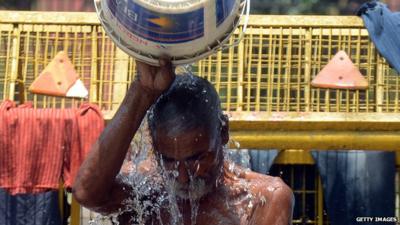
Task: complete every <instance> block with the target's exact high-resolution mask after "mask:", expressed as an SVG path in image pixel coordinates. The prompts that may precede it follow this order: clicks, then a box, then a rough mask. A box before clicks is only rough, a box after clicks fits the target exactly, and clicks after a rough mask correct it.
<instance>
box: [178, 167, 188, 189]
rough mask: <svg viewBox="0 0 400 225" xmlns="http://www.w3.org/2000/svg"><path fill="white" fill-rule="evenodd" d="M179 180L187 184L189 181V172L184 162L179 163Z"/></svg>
mask: <svg viewBox="0 0 400 225" xmlns="http://www.w3.org/2000/svg"><path fill="white" fill-rule="evenodd" d="M178 173H179V174H178V178H177V180H178V182H179V183H181V184H186V183H188V182H189V179H190V178H189V174H188V171H187V168H186V165H185V163H184V162H180V163H179V165H178Z"/></svg>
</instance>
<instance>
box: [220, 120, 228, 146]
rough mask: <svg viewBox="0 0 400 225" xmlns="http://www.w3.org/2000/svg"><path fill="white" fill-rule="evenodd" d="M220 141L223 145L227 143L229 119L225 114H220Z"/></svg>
mask: <svg viewBox="0 0 400 225" xmlns="http://www.w3.org/2000/svg"><path fill="white" fill-rule="evenodd" d="M221 140H222V144H223V145H226V144H227V143H228V141H229V118H228V116H227V115H225V114H221Z"/></svg>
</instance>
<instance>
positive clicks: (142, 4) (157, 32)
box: [95, 0, 250, 65]
mask: <svg viewBox="0 0 400 225" xmlns="http://www.w3.org/2000/svg"><path fill="white" fill-rule="evenodd" d="M249 4H250V0H95V5H96V11H97V15H98V17H99V19H100V21H101V23H102V25H103V28H104V29H105V31H106V33H107V34H108V36H110V38H111V39H112V40H113V41H114V42H115V44H116V45H117V46H118V47H119V48H121V49H122V50H123V51H125V52H126V53H127V54H129V55H131V56H133V57H135V58H136V59H138V60H140V61H144V62H146V63H148V64H152V65H158V58H159V57H160V56H162V55H167V56H169V57H171V60H172V63H173V64H174V65H182V64H189V63H193V62H195V61H198V60H200V59H202V58H204V57H206V56H208V55H210V54H213V53H215V52H217V51H218V50H220V49H222V48H226V47H229V46H228V45H227V44H226V43H227V41H228V39H229V37H230V36H231V35H232V33H233V32H234V30H235V29H236V28H237V27H238V25H239V21H240V18H241V17H242V15H245V22H244V26H243V28H242V30H241V34H240V37H241V36H243V33H244V31H245V29H246V24H247V19H248V14H249V8H250V7H249ZM239 40H240V38H239Z"/></svg>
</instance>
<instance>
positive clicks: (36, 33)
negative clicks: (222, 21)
mask: <svg viewBox="0 0 400 225" xmlns="http://www.w3.org/2000/svg"><path fill="white" fill-rule="evenodd" d="M236 38H238V35H237V34H235V35H234V36H233V37H232V38H231V40H230V41H231V42H233V41H234V40H235V39H236ZM61 50H64V51H66V52H68V54H69V56H70V58H71V60H72V62H73V64H74V65H75V68H76V69H77V71H78V73H79V74H80V76H81V79H82V80H83V82H84V84H85V86H86V87H87V88H88V89H89V93H90V94H89V101H90V102H93V103H96V104H98V105H99V106H100V107H101V109H102V110H103V112H104V115H105V118H106V119H107V120H108V119H110V118H111V117H112V115H113V113H114V112H115V110H116V109H117V107H118V105H119V104H120V102H121V101H122V98H123V97H124V95H125V93H126V90H127V88H128V85H129V83H130V82H131V80H132V78H133V76H134V74H135V63H134V60H133V59H132V58H131V57H129V56H127V55H126V54H125V53H123V52H122V51H121V50H119V49H118V48H116V47H115V45H114V44H113V43H112V41H111V40H110V39H109V38H108V37H107V36H106V34H105V32H104V31H103V29H102V27H101V26H100V24H99V21H98V19H97V17H96V15H95V14H94V13H57V12H8V11H2V12H1V13H0V97H1V98H3V99H13V100H16V101H19V102H24V101H32V102H33V103H34V106H35V107H38V108H42V107H71V106H75V105H78V104H79V103H80V102H81V100H78V99H66V98H58V97H48V96H42V95H35V94H31V93H29V92H28V90H27V89H28V87H29V85H30V84H31V83H32V82H33V80H34V79H35V77H36V76H38V74H39V73H40V72H41V71H42V70H43V69H44V67H45V66H46V65H47V64H48V63H49V62H50V61H51V60H52V58H53V57H54V55H55V54H56V53H57V52H58V51H61ZM339 50H344V51H346V52H347V54H348V55H349V56H350V57H351V58H352V60H353V62H354V63H355V65H356V66H357V67H358V68H359V69H360V71H361V72H362V73H363V74H364V76H365V77H366V79H367V80H368V83H369V88H368V89H367V90H337V89H321V88H314V87H312V86H311V85H310V82H311V80H312V79H313V78H314V77H315V76H316V74H317V73H318V72H319V71H320V70H321V69H322V67H323V66H324V65H326V64H327V62H328V61H329V60H330V59H331V58H332V57H333V55H334V54H335V53H336V52H337V51H339ZM192 70H193V71H194V72H195V73H196V74H198V75H199V76H203V77H206V78H207V79H209V80H210V81H211V82H212V83H213V84H214V85H215V87H216V89H217V90H218V92H219V94H220V97H221V100H222V104H223V108H224V110H225V111H227V112H228V113H229V114H230V115H231V121H232V123H231V134H232V136H233V137H234V138H235V139H236V140H237V141H239V142H240V143H241V145H242V146H243V147H249V148H266V147H269V148H279V149H286V148H297V149H311V148H319V149H337V148H341V149H378V150H379V149H380V150H393V149H398V148H399V147H398V144H397V143H399V140H400V134H399V132H397V131H398V130H399V129H400V113H399V112H400V106H399V102H400V96H399V95H400V76H399V75H398V74H396V73H395V72H394V70H393V69H390V68H389V66H388V65H387V63H386V61H385V59H384V58H382V57H381V56H380V55H379V54H378V52H377V50H376V49H375V46H374V45H373V43H372V42H371V41H370V39H369V37H368V32H367V30H366V29H365V28H364V27H363V22H362V20H361V19H360V18H358V17H352V16H346V17H343V16H342V17H337V16H257V15H253V16H250V21H249V26H248V29H247V33H246V35H245V37H244V39H243V41H242V42H240V44H239V45H238V46H236V47H232V48H229V49H227V50H225V51H223V52H219V53H217V54H215V55H212V56H210V57H208V58H206V59H204V60H201V61H199V62H198V63H196V64H194V65H193V66H192ZM288 139H290V141H288ZM327 143H328V144H327Z"/></svg>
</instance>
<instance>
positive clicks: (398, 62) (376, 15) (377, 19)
mask: <svg viewBox="0 0 400 225" xmlns="http://www.w3.org/2000/svg"><path fill="white" fill-rule="evenodd" d="M357 14H358V15H359V16H361V17H362V19H363V20H364V24H365V27H366V28H367V30H368V33H369V36H370V38H371V40H372V42H374V44H375V46H376V48H377V49H378V51H379V52H380V53H381V54H382V56H383V57H384V58H385V59H386V60H387V61H388V62H389V64H390V65H391V66H392V67H394V68H395V69H396V70H397V72H398V73H400V12H392V11H390V10H389V9H388V7H387V5H386V4H383V3H381V2H378V1H372V2H368V3H364V4H363V5H362V6H361V8H360V9H359V10H358V13H357Z"/></svg>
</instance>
